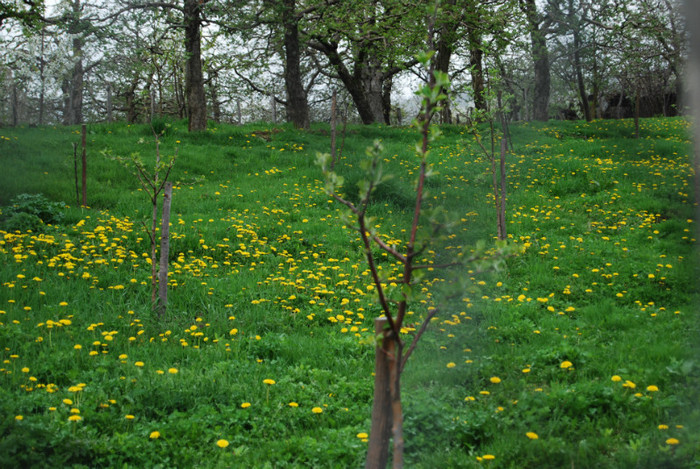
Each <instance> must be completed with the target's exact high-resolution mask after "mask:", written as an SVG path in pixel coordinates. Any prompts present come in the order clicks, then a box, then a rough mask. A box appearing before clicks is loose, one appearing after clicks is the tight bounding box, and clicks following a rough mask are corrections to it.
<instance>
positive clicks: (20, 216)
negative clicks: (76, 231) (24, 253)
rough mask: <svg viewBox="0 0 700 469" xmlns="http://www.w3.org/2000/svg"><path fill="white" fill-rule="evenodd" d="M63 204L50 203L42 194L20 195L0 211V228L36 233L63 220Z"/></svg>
mask: <svg viewBox="0 0 700 469" xmlns="http://www.w3.org/2000/svg"><path fill="white" fill-rule="evenodd" d="M64 208H65V204H63V203H62V202H51V201H49V200H48V199H47V198H46V197H45V196H44V195H43V194H20V195H18V196H16V197H15V198H14V199H12V200H11V201H10V205H9V206H8V207H5V208H4V209H3V210H2V215H0V227H2V229H3V230H5V231H16V230H19V231H28V230H32V231H37V230H41V229H42V228H43V226H44V225H55V224H59V223H60V222H61V221H62V220H63V216H64V212H63V210H64Z"/></svg>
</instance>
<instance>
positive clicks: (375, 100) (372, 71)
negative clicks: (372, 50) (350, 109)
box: [356, 54, 390, 123]
mask: <svg viewBox="0 0 700 469" xmlns="http://www.w3.org/2000/svg"><path fill="white" fill-rule="evenodd" d="M365 57H367V55H366V54H365ZM374 62H375V61H374V60H371V58H369V57H367V60H365V61H364V63H361V64H360V65H359V71H360V73H359V76H360V77H361V78H360V79H361V88H362V90H363V91H364V93H365V96H366V100H367V104H368V105H369V112H370V115H371V122H365V119H364V118H363V122H365V123H374V122H385V115H386V113H387V112H390V111H387V112H385V110H384V74H383V73H382V70H381V67H380V65H379V64H377V63H374ZM356 75H357V74H356Z"/></svg>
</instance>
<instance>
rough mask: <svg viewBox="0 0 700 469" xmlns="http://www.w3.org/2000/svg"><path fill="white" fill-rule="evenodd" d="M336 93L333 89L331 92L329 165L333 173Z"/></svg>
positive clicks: (336, 107)
mask: <svg viewBox="0 0 700 469" xmlns="http://www.w3.org/2000/svg"><path fill="white" fill-rule="evenodd" d="M337 98H338V96H337V92H336V90H335V89H334V90H333V97H332V98H331V164H330V170H331V171H333V169H334V168H335V157H336V153H337V152H336V143H335V140H336V134H337V130H336V128H337V125H336V123H337V120H338V119H337V114H338V112H337V109H338V106H337Z"/></svg>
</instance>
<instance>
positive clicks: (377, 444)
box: [365, 317, 393, 469]
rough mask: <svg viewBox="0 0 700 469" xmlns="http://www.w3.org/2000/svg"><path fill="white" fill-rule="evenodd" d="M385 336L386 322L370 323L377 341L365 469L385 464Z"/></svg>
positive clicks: (387, 348) (388, 352) (387, 396)
mask: <svg viewBox="0 0 700 469" xmlns="http://www.w3.org/2000/svg"><path fill="white" fill-rule="evenodd" d="M388 332H389V329H388V324H387V318H386V317H383V318H376V319H375V320H374V334H375V337H377V345H376V347H375V356H374V399H373V400H372V428H371V429H370V432H369V444H368V447H367V459H366V461H365V469H385V468H386V463H387V461H388V460H389V441H390V440H391V423H392V416H391V392H390V383H389V379H390V373H389V357H390V355H391V354H392V353H393V351H392V350H390V347H391V346H392V345H393V341H390V340H388V339H387V333H388Z"/></svg>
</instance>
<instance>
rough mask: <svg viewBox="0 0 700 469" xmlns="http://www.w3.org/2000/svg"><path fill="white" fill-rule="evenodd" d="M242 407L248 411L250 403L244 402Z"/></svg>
mask: <svg viewBox="0 0 700 469" xmlns="http://www.w3.org/2000/svg"><path fill="white" fill-rule="evenodd" d="M241 407H242V408H243V409H247V408H248V407H250V402H244V403H243V404H241Z"/></svg>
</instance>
